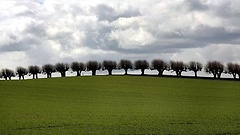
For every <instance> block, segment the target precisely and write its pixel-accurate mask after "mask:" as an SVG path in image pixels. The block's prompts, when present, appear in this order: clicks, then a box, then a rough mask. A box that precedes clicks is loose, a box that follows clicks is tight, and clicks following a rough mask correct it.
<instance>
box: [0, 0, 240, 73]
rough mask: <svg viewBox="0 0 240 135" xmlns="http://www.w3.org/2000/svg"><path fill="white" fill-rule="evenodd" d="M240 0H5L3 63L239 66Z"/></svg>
mask: <svg viewBox="0 0 240 135" xmlns="http://www.w3.org/2000/svg"><path fill="white" fill-rule="evenodd" d="M239 5H240V0H121V1H120V0H91V1H90V0H1V1H0V68H10V69H15V68H16V67H17V66H24V67H27V66H29V65H39V66H42V65H43V64H47V63H50V64H55V63H57V62H67V63H71V62H73V61H78V62H87V61H89V60H97V61H102V60H115V61H119V60H120V59H129V60H132V61H134V60H137V59H146V60H148V61H149V62H151V60H153V59H163V60H165V61H170V60H181V61H183V62H189V61H192V60H194V61H199V62H201V63H203V64H204V63H206V62H207V61H211V60H219V61H222V62H224V63H227V62H239V63H240V53H239V52H240V24H239V22H240V8H239Z"/></svg>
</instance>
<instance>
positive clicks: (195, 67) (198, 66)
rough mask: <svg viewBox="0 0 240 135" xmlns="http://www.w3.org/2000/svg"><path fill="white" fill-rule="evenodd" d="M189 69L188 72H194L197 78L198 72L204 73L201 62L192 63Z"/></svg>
mask: <svg viewBox="0 0 240 135" xmlns="http://www.w3.org/2000/svg"><path fill="white" fill-rule="evenodd" d="M187 68H188V70H190V71H193V72H194V75H195V77H197V72H198V71H202V68H203V66H202V64H201V63H200V62H196V61H190V62H189V64H188V67H187Z"/></svg>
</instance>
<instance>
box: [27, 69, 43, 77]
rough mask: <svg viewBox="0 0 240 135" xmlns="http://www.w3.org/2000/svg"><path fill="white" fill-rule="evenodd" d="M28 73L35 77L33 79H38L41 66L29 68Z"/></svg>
mask: <svg viewBox="0 0 240 135" xmlns="http://www.w3.org/2000/svg"><path fill="white" fill-rule="evenodd" d="M28 71H29V73H30V75H33V79H35V78H36V79H38V74H39V73H41V70H40V67H39V66H29V67H28Z"/></svg>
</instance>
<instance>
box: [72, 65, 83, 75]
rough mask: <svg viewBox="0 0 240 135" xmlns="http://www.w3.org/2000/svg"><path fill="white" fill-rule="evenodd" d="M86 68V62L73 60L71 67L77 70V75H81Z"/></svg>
mask: <svg viewBox="0 0 240 135" xmlns="http://www.w3.org/2000/svg"><path fill="white" fill-rule="evenodd" d="M85 68H86V66H85V64H84V63H81V62H73V63H72V64H71V69H72V71H74V72H77V76H81V72H82V71H84V70H85Z"/></svg>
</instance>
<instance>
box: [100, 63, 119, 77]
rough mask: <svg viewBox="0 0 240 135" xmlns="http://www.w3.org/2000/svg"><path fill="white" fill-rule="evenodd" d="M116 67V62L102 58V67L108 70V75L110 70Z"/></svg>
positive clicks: (110, 72) (110, 73)
mask: <svg viewBox="0 0 240 135" xmlns="http://www.w3.org/2000/svg"><path fill="white" fill-rule="evenodd" d="M116 68H117V62H116V61H112V60H104V61H103V63H102V69H103V70H107V71H108V75H112V70H113V69H116Z"/></svg>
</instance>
